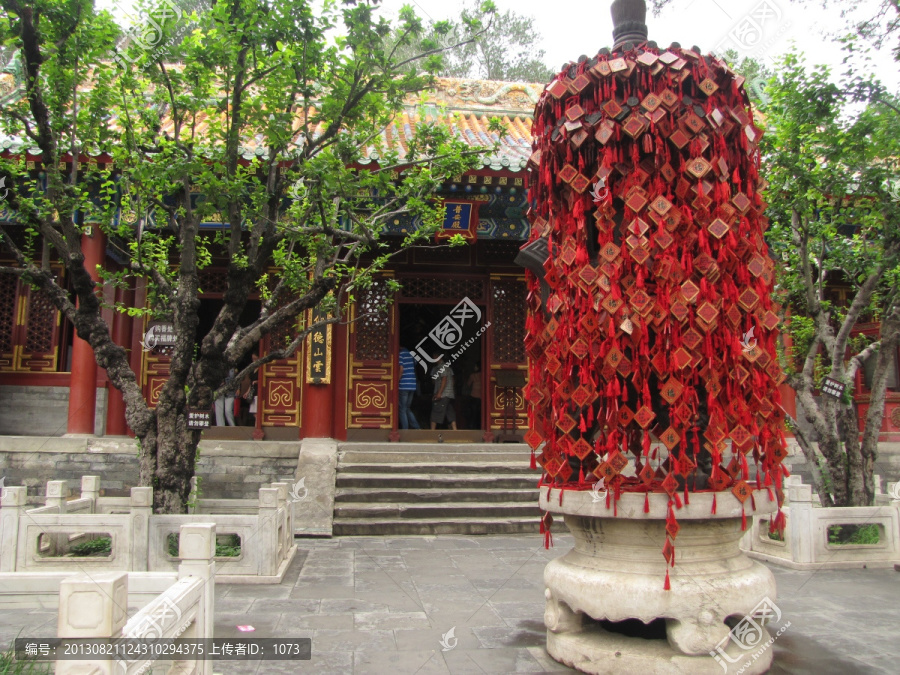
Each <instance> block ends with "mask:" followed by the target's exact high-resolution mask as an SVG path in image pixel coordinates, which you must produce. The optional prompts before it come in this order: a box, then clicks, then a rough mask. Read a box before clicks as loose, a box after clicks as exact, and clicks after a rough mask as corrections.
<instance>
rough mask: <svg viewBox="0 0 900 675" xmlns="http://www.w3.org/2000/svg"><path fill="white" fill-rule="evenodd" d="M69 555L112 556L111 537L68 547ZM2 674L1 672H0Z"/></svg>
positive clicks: (84, 556)
mask: <svg viewBox="0 0 900 675" xmlns="http://www.w3.org/2000/svg"><path fill="white" fill-rule="evenodd" d="M69 554H70V555H72V556H75V557H76V558H86V557H104V558H105V557H107V556H109V555H112V537H97V538H96V539H91V540H90V541H85V542H82V543H80V544H75V545H74V546H70V547H69ZM0 672H3V671H0Z"/></svg>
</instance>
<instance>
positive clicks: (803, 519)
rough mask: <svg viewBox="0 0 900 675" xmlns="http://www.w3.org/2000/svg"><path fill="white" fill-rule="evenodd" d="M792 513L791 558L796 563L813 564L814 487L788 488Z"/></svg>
mask: <svg viewBox="0 0 900 675" xmlns="http://www.w3.org/2000/svg"><path fill="white" fill-rule="evenodd" d="M788 499H789V501H790V513H789V520H788V536H789V538H790V547H791V557H792V559H793V560H794V562H798V563H811V562H813V546H814V545H815V541H814V537H813V536H812V532H811V530H810V528H811V526H812V508H813V505H812V486H810V485H791V486H790V487H788Z"/></svg>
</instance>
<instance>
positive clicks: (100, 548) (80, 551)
mask: <svg viewBox="0 0 900 675" xmlns="http://www.w3.org/2000/svg"><path fill="white" fill-rule="evenodd" d="M69 553H70V554H71V555H73V556H75V557H76V558H81V557H101V556H102V557H105V556H108V555H110V554H111V553H112V539H111V538H110V537H97V538H96V539H91V540H90V541H85V542H82V543H80V544H75V545H74V546H70V547H69Z"/></svg>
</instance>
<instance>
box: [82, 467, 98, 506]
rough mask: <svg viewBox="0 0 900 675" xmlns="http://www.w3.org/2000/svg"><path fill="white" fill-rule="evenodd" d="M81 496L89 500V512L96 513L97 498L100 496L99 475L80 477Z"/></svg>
mask: <svg viewBox="0 0 900 675" xmlns="http://www.w3.org/2000/svg"><path fill="white" fill-rule="evenodd" d="M81 498H82V499H90V500H91V511H90V512H91V513H97V500H98V499H99V498H100V476H82V477H81Z"/></svg>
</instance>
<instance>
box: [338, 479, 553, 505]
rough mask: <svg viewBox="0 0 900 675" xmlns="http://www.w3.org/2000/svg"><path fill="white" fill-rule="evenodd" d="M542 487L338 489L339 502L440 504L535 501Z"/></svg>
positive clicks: (534, 485)
mask: <svg viewBox="0 0 900 675" xmlns="http://www.w3.org/2000/svg"><path fill="white" fill-rule="evenodd" d="M537 499H538V489H537V487H536V484H535V483H532V484H531V485H530V486H529V488H528V489H509V488H499V487H496V486H491V487H490V488H487V487H485V488H482V489H478V490H472V489H466V488H465V487H460V488H456V489H441V488H413V489H409V488H402V489H391V488H372V487H364V488H361V487H349V488H338V490H337V491H336V492H335V497H334V501H335V502H336V503H346V502H364V503H367V504H374V503H385V502H387V503H406V504H425V503H429V504H438V503H447V502H490V503H492V504H493V503H495V502H533V503H537Z"/></svg>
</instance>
